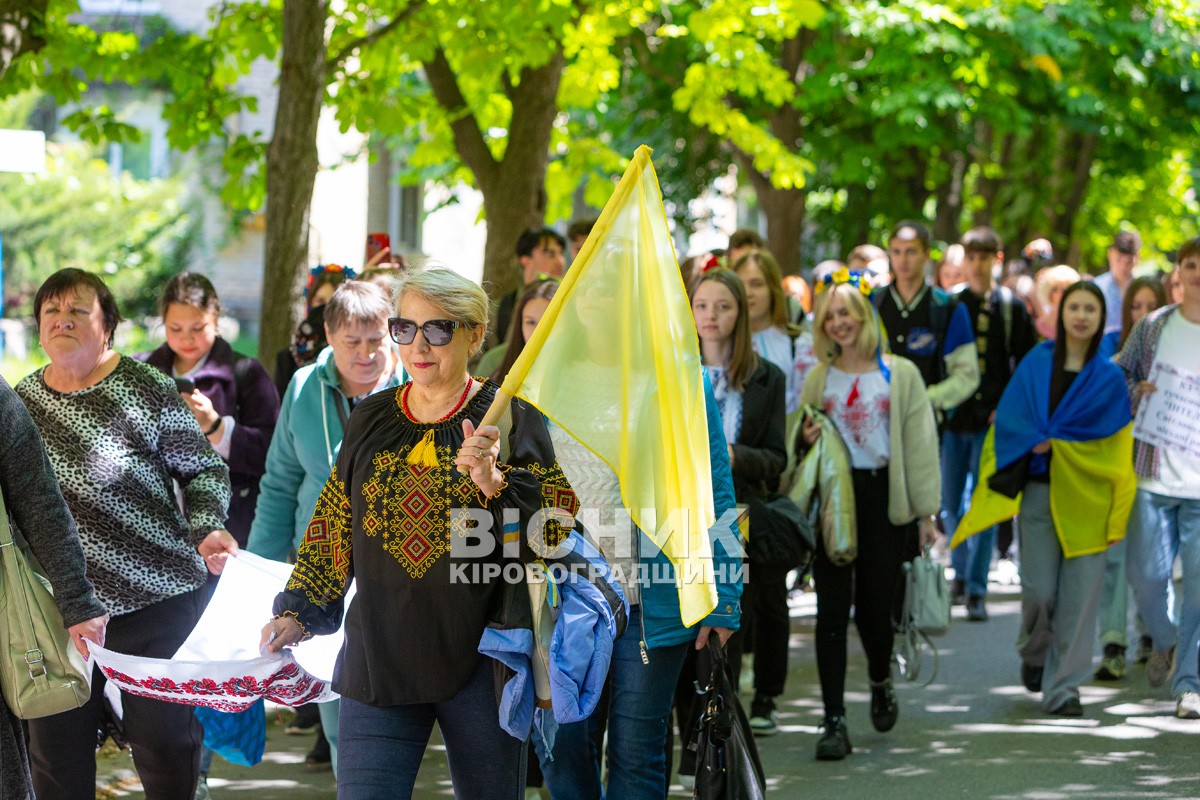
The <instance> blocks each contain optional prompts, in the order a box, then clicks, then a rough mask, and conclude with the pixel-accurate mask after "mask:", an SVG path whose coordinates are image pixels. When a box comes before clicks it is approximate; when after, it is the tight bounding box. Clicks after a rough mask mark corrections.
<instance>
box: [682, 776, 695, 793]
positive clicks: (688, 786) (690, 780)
mask: <svg viewBox="0 0 1200 800" xmlns="http://www.w3.org/2000/svg"><path fill="white" fill-rule="evenodd" d="M679 785H680V786H682V787H683V788H684V789H685V790H687V791H689V792H690V791H691V790H692V789H695V788H696V776H695V775H684V774H683V773H682V772H681V773H679Z"/></svg>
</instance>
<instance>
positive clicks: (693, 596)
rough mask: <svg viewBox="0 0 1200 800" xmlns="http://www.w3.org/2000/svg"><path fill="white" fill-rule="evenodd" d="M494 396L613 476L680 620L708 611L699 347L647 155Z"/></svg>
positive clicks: (712, 599) (711, 593) (707, 495)
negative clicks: (656, 553) (665, 576)
mask: <svg viewBox="0 0 1200 800" xmlns="http://www.w3.org/2000/svg"><path fill="white" fill-rule="evenodd" d="M502 388H503V391H504V392H506V393H507V394H510V395H514V396H516V397H522V398H524V399H526V400H528V401H529V402H530V403H532V404H533V405H535V406H537V407H538V409H539V410H540V411H541V412H542V413H543V414H545V415H546V416H548V417H549V418H550V419H552V420H554V422H555V423H556V424H557V425H559V426H560V427H561V428H562V429H563V430H565V431H566V432H567V433H569V434H570V435H571V436H573V437H574V438H575V439H577V440H578V441H579V442H580V443H582V444H583V445H584V446H585V447H587V448H588V449H589V450H591V451H592V452H593V453H595V454H596V455H597V456H598V457H599V458H600V459H601V460H603V461H604V462H605V463H606V464H608V466H609V467H611V468H612V470H613V471H614V472H615V473H616V475H617V478H618V480H619V481H620V484H621V496H622V500H623V501H624V503H625V507H626V508H627V509H628V510H629V513H630V516H631V517H632V519H633V521H634V522H635V523H636V524H637V525H638V527H639V528H641V529H642V530H643V531H645V533H646V534H647V535H648V536H649V537H650V538H651V539H652V540H653V541H654V543H655V544H657V545H658V546H659V547H660V548H662V550H663V552H665V553H666V555H667V557H668V558H669V559H670V561H671V563H672V564H673V565H674V566H675V578H676V585H677V588H678V590H679V601H680V603H679V605H680V612H681V616H682V618H683V623H684V624H685V625H689V626H690V625H693V624H695V623H696V622H698V621H700V620H701V619H703V618H704V617H705V616H706V615H708V613H709V612H710V611H712V609H713V608H714V607H715V605H716V599H717V594H716V587H715V585H714V583H713V573H712V549H711V546H710V543H709V539H708V529H709V527H710V526H711V525H712V524H713V516H714V515H713V498H712V476H711V473H710V467H709V458H708V422H707V417H706V415H705V407H704V384H703V377H702V373H701V366H700V351H699V345H698V344H697V339H696V325H695V322H694V320H693V318H692V311H691V306H690V304H689V302H688V298H687V292H686V291H685V290H684V286H683V279H682V277H681V276H680V273H679V267H678V263H677V262H676V259H675V248H674V245H673V244H672V243H671V234H670V231H669V229H668V228H667V216H666V212H665V211H664V209H663V202H662V194H661V192H660V190H659V186H658V176H657V175H655V173H654V166H653V164H651V162H650V148H648V147H645V146H642V147H640V148H638V151H637V153H636V154H635V155H634V157H633V161H632V162H631V163H630V165H629V168H628V169H627V170H626V171H625V175H624V177H622V178H621V182H620V183H619V184H618V185H617V189H616V191H615V192H614V193H613V196H612V197H611V198H610V199H609V201H608V204H607V205H606V206H605V207H604V212H603V213H602V214H601V215H600V219H599V221H598V222H597V223H596V225H595V227H594V228H593V229H592V233H591V235H590V236H589V237H588V240H587V243H586V244H584V246H583V250H582V251H581V252H580V253H579V256H578V258H576V259H575V261H574V263H573V264H572V265H571V269H570V270H569V271H568V272H567V275H566V277H565V278H564V279H563V282H562V285H561V286H560V287H559V289H558V292H557V293H556V294H555V295H554V299H553V300H552V301H551V303H550V307H549V308H548V309H546V313H545V315H544V316H543V317H542V321H541V323H540V324H539V325H538V327H537V330H536V331H535V332H534V334H533V338H531V339H530V340H529V342H528V343H526V345H525V348H524V350H523V351H522V352H521V355H520V357H519V358H518V359H517V362H516V363H515V364H514V365H513V367H512V369H511V370H510V371H509V373H508V377H507V378H506V379H505V381H504V386H503V387H502Z"/></svg>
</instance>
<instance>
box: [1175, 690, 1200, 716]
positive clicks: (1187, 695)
mask: <svg viewBox="0 0 1200 800" xmlns="http://www.w3.org/2000/svg"><path fill="white" fill-rule="evenodd" d="M1175 716H1177V717H1179V718H1180V719H1200V694H1196V693H1195V692H1180V693H1179V695H1178V696H1177V697H1176V698H1175Z"/></svg>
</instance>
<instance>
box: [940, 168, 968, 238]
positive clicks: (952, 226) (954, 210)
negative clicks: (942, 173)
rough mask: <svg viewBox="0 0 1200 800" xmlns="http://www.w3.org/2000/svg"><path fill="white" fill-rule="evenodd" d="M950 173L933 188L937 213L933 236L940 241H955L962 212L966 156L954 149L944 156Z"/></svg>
mask: <svg viewBox="0 0 1200 800" xmlns="http://www.w3.org/2000/svg"><path fill="white" fill-rule="evenodd" d="M946 160H947V161H949V166H950V174H949V175H947V176H946V180H944V181H942V183H941V184H940V185H939V186H938V187H937V188H936V189H935V190H934V193H935V194H936V196H937V215H936V216H935V217H934V218H933V238H934V239H935V240H937V241H940V242H951V243H953V242H957V241H958V240H959V234H960V233H961V231H960V230H959V227H960V226H961V224H962V213H963V179H964V177H965V176H966V174H967V156H966V154H965V153H963V152H962V151H961V150H955V151H954V152H952V153H949V154H948V155H947V156H946Z"/></svg>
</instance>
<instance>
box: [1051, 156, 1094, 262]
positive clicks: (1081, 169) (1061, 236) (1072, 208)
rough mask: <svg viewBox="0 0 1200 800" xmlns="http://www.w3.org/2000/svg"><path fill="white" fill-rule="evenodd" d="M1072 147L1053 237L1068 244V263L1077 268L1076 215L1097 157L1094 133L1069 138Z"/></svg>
mask: <svg viewBox="0 0 1200 800" xmlns="http://www.w3.org/2000/svg"><path fill="white" fill-rule="evenodd" d="M1068 141H1069V142H1070V147H1071V149H1070V150H1068V151H1067V152H1068V153H1069V152H1074V154H1075V158H1074V164H1073V165H1071V166H1072V168H1071V170H1070V175H1071V183H1070V184H1069V185H1067V186H1064V187H1063V188H1064V189H1065V192H1064V193H1063V195H1062V199H1061V210H1060V212H1059V214H1058V218H1057V219H1056V220H1055V222H1056V225H1055V228H1054V237H1055V239H1056V240H1057V241H1059V242H1063V243H1066V245H1067V263H1068V264H1070V265H1071V266H1073V267H1075V268H1076V269H1078V267H1079V247H1078V243H1077V242H1075V241H1074V236H1073V233H1074V230H1075V217H1076V216H1078V215H1079V209H1080V208H1081V207H1082V206H1083V200H1084V198H1085V197H1086V196H1087V188H1088V184H1089V183H1090V182H1091V180H1092V162H1093V161H1095V160H1096V147H1097V145H1098V144H1099V141H1100V140H1099V137H1097V136H1096V134H1094V133H1089V134H1086V135H1085V134H1077V135H1075V136H1072V137H1070V139H1069V140H1068Z"/></svg>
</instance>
